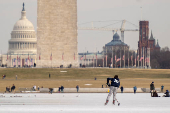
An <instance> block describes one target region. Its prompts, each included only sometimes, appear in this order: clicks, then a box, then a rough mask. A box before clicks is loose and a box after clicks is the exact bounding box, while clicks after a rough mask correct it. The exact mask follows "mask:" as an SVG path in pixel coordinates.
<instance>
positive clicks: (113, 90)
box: [105, 75, 120, 105]
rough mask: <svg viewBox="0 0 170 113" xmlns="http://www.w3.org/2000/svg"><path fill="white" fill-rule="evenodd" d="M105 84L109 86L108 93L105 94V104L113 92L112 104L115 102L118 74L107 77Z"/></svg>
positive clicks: (118, 82)
mask: <svg viewBox="0 0 170 113" xmlns="http://www.w3.org/2000/svg"><path fill="white" fill-rule="evenodd" d="M109 80H111V84H110V83H109ZM107 85H108V86H109V87H110V90H109V94H108V96H107V99H106V103H105V105H107V104H108V102H109V99H110V97H111V95H112V93H113V104H115V100H116V93H117V89H118V88H119V86H120V81H119V78H118V75H115V76H114V78H107ZM119 104H120V103H118V105H119Z"/></svg>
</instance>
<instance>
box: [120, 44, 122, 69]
mask: <svg viewBox="0 0 170 113" xmlns="http://www.w3.org/2000/svg"><path fill="white" fill-rule="evenodd" d="M121 49H122V47H120V68H121V60H122V59H121Z"/></svg>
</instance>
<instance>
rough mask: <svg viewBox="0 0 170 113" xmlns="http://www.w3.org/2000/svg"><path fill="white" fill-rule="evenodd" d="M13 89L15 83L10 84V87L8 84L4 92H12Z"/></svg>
mask: <svg viewBox="0 0 170 113" xmlns="http://www.w3.org/2000/svg"><path fill="white" fill-rule="evenodd" d="M13 91H14V92H15V85H14V84H13V85H12V87H10V86H9V87H6V91H5V93H6V92H9V93H10V92H13Z"/></svg>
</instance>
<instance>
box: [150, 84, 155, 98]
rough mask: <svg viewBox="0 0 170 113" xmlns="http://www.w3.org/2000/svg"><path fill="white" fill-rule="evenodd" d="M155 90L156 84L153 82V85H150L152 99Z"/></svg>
mask: <svg viewBox="0 0 170 113" xmlns="http://www.w3.org/2000/svg"><path fill="white" fill-rule="evenodd" d="M154 90H155V86H154V82H152V83H151V84H150V93H151V97H152V95H153V94H152V93H153V91H154Z"/></svg>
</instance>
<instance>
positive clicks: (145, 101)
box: [0, 93, 170, 113]
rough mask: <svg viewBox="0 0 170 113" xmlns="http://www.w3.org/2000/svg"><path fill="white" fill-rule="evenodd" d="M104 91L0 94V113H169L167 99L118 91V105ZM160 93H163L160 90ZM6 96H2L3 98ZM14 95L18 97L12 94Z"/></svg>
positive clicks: (169, 99) (169, 100) (169, 105)
mask: <svg viewBox="0 0 170 113" xmlns="http://www.w3.org/2000/svg"><path fill="white" fill-rule="evenodd" d="M107 95H108V94H107V93H54V94H42V93H36V94H0V113H151V112H154V113H170V98H168V97H150V94H149V93H137V94H133V93H123V94H121V93H118V94H117V99H118V101H119V102H120V106H118V105H117V103H116V105H113V104H112V97H111V98H110V102H109V103H108V105H107V106H104V103H105V100H106V97H107ZM159 95H160V96H162V95H163V93H159ZM3 96H5V97H3ZM14 96H17V97H14Z"/></svg>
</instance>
